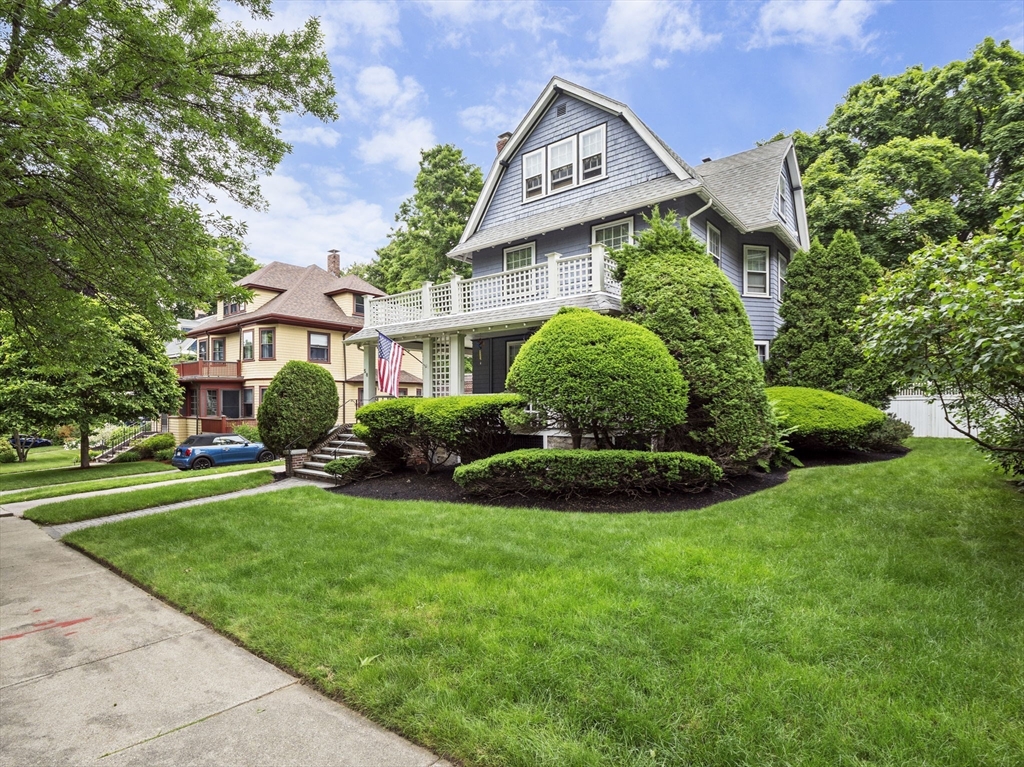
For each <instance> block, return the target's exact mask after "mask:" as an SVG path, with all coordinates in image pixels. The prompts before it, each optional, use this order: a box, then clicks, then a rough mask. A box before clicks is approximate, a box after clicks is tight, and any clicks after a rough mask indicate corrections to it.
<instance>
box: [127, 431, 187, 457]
mask: <svg viewBox="0 0 1024 767" xmlns="http://www.w3.org/2000/svg"><path fill="white" fill-rule="evenodd" d="M177 445H178V440H177V439H175V438H174V435H173V434H154V435H153V436H152V437H147V438H146V439H144V440H142V442H140V443H139V444H137V445H136V446H135V447H133V448H132V450H134V451H135V452H136V453H138V454H139V456H140V457H142V458H144V459H145V458H152V457H153V456H154V455H155V454H156V453H158V452H160V451H161V450H172V451H173V450H174V448H175V447H177Z"/></svg>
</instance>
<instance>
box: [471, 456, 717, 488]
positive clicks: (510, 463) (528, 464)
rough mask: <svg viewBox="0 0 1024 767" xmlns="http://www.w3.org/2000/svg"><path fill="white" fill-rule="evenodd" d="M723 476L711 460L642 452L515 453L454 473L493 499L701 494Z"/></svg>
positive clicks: (475, 464) (486, 460)
mask: <svg viewBox="0 0 1024 767" xmlns="http://www.w3.org/2000/svg"><path fill="white" fill-rule="evenodd" d="M721 478H722V469H721V468H720V467H719V466H718V465H717V464H716V463H715V462H714V461H712V460H711V459H710V458H705V457H704V456H698V455H692V454H690V453H648V452H645V451H640V450H542V449H530V450H515V451H513V452H511V453H502V454H500V455H495V456H491V457H490V458H485V459H483V460H481V461H474V462H473V463H470V464H466V465H464V466H460V467H458V468H457V469H456V470H455V481H456V482H457V483H459V485H461V486H462V487H464V488H465V489H466V490H468V491H469V492H471V493H476V494H479V495H486V496H489V497H492V498H494V497H497V496H501V495H509V494H511V493H523V492H533V493H540V494H544V495H553V496H562V497H566V496H573V495H584V494H587V493H620V492H621V493H634V494H635V493H649V492H652V491H660V490H685V491H687V492H699V491H701V490H704V489H705V488H707V487H708V486H710V485H713V484H714V483H715V482H717V481H718V480H720V479H721Z"/></svg>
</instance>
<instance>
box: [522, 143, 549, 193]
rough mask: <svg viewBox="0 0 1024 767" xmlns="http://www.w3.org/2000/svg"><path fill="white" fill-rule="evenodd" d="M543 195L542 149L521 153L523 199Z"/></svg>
mask: <svg viewBox="0 0 1024 767" xmlns="http://www.w3.org/2000/svg"><path fill="white" fill-rule="evenodd" d="M543 195H544V150H543V149H538V150H537V151H536V152H530V153H529V154H524V155H523V201H524V202H525V201H526V200H532V199H533V198H534V197H542V196H543Z"/></svg>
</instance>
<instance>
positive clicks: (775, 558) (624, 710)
mask: <svg viewBox="0 0 1024 767" xmlns="http://www.w3.org/2000/svg"><path fill="white" fill-rule="evenodd" d="M911 445H912V446H913V448H914V450H913V452H911V453H910V454H909V455H908V456H906V457H904V458H901V459H898V460H893V461H888V462H881V463H872V464H859V465H851V466H841V467H823V468H815V469H804V470H798V471H794V472H793V473H792V474H791V475H790V479H789V481H788V482H786V483H784V484H782V485H780V486H777V487H775V488H772V489H770V490H766V491H764V492H762V493H757V494H754V495H750V496H746V497H744V498H740V499H737V500H735V501H730V502H728V503H722V504H718V505H716V506H712V507H709V508H706V509H703V510H701V511H697V512H687V513H677V514H633V515H610V514H569V513H555V512H546V511H540V510H522V509H514V510H510V509H500V508H493V507H486V506H470V505H456V504H435V503H418V502H407V503H401V502H383V501H371V500H367V499H357V498H352V497H348V496H338V495H330V494H326V493H324V492H322V491H320V490H315V489H313V488H308V489H307V488H297V489H294V490H286V491H281V492H278V493H275V494H274V495H273V499H272V500H268V499H245V498H241V499H237V500H231V501H225V502H222V503H214V504H210V505H206V506H204V507H203V508H202V509H201V510H190V509H184V510H181V511H176V512H171V513H168V514H160V515H154V516H152V517H146V518H142V519H136V520H128V521H125V522H120V523H117V524H114V525H105V526H102V527H97V528H93V529H89V530H83V531H79V532H76V533H73V534H72V535H71V536H69V539H70V541H72V542H73V543H74V544H75V545H77V546H80V547H82V548H84V549H85V550H87V551H89V552H92V553H93V554H95V555H96V556H98V557H101V558H103V559H104V560H106V561H108V562H110V563H112V564H113V565H115V566H116V567H118V568H120V569H121V570H123V571H125V572H127V573H129V574H131V576H132V577H134V578H136V579H137V580H139V581H140V582H142V583H144V584H146V585H147V586H149V587H150V588H152V589H153V590H154V591H156V592H157V593H159V594H162V595H164V596H165V597H166V598H168V599H169V600H171V601H172V602H173V603H175V604H177V605H179V606H181V607H182V609H184V610H186V611H188V612H190V613H194V614H197V615H199V616H202V617H203V618H205V619H206V620H208V621H210V622H211V623H212V624H213V625H214V626H216V627H217V628H218V629H219V630H220V631H222V632H224V633H226V634H228V635H230V636H233V637H236V638H238V639H239V640H240V641H241V642H242V643H243V644H245V645H246V646H248V647H250V648H252V649H253V650H255V651H256V652H258V653H260V654H261V655H263V656H264V657H267V658H270V659H272V660H273V661H274V662H276V663H278V664H280V665H282V666H285V667H288V668H291V669H294V670H296V671H297V672H299V673H300V674H302V675H303V676H304V677H306V678H307V679H309V680H311V681H312V682H313V683H314V684H315V685H316V686H318V687H319V688H320V689H322V690H324V691H325V692H327V693H328V694H331V695H334V696H336V697H339V698H342V699H344V700H346V701H348V702H349V703H351V704H352V705H354V706H355V707H356V708H358V709H360V710H361V711H364V712H366V713H367V714H368V715H370V716H371V717H372V718H373V719H375V720H376V721H378V722H380V723H381V724H383V725H385V726H387V727H390V728H392V729H394V730H396V731H399V732H401V733H403V734H405V735H406V736H408V737H410V738H412V739H414V740H416V741H418V742H420V743H422V744H424V745H425V746H427V747H429V748H431V749H434V750H435V751H436V752H439V753H442V754H446V755H451V756H454V757H456V758H458V759H460V760H463V761H464V763H465V764H467V765H513V766H519V765H522V766H523V767H527V766H529V767H533V766H534V765H616V767H618V766H619V765H629V766H630V767H633V766H636V767H647V766H648V765H665V766H667V765H683V764H687V765H691V764H692V765H843V766H845V765H850V766H851V767H852V766H854V765H918V766H920V765H1007V767H1009V765H1014V766H1015V767H1016V765H1019V764H1020V755H1021V753H1024V708H1022V707H1021V700H1022V697H1024V609H1022V607H1021V605H1022V604H1024V498H1022V496H1021V495H1019V494H1018V493H1016V492H1014V491H1013V490H1012V489H1011V488H1010V487H1009V486H1008V484H1007V483H1006V482H1005V481H1004V480H1002V479H1000V478H999V477H997V476H996V475H995V474H994V473H993V471H992V469H991V468H990V467H989V466H988V465H987V464H985V463H984V461H983V460H982V459H981V458H980V457H979V455H978V454H977V453H976V452H975V451H974V450H972V449H971V447H970V446H968V445H966V444H964V443H963V442H961V441H958V440H925V439H917V440H913V441H912V442H911ZM269 504H272V506H273V510H272V513H268V510H267V506H268V505H269ZM65 540H68V539H65Z"/></svg>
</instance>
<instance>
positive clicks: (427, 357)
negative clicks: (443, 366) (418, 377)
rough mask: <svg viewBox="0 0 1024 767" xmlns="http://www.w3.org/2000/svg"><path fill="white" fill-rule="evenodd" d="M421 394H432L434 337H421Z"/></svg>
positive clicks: (430, 395) (428, 395)
mask: <svg viewBox="0 0 1024 767" xmlns="http://www.w3.org/2000/svg"><path fill="white" fill-rule="evenodd" d="M423 396H424V397H433V396H434V339H433V338H432V337H430V336H427V337H426V338H424V339H423Z"/></svg>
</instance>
